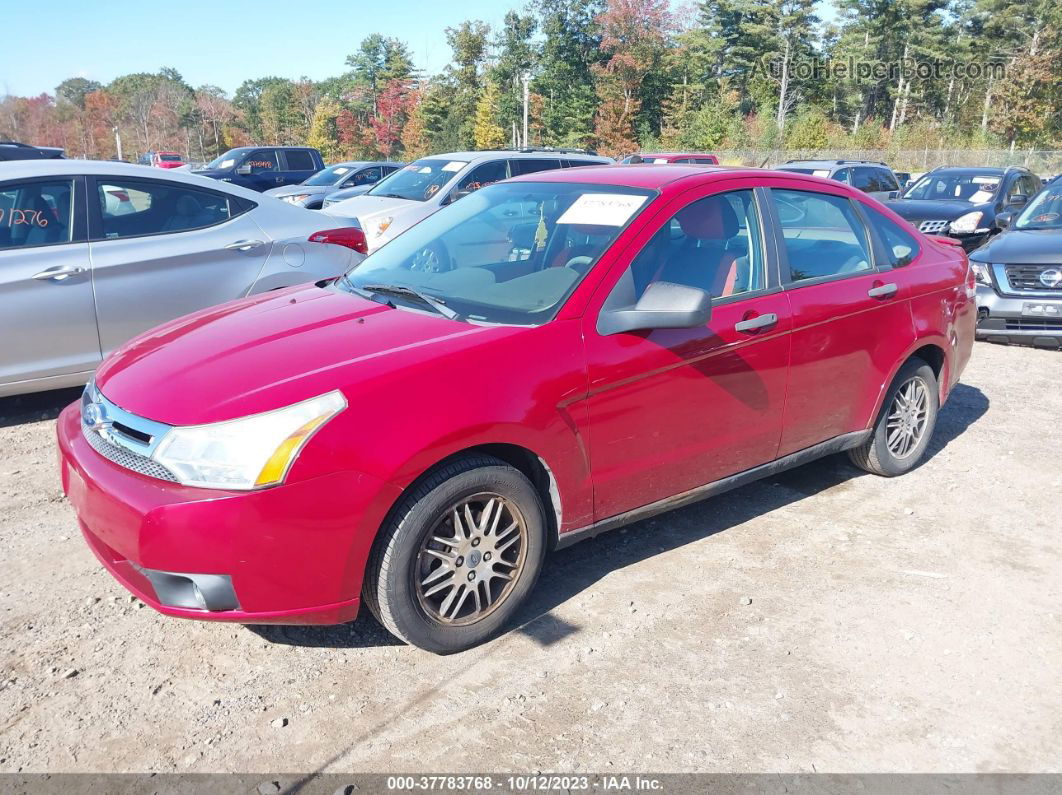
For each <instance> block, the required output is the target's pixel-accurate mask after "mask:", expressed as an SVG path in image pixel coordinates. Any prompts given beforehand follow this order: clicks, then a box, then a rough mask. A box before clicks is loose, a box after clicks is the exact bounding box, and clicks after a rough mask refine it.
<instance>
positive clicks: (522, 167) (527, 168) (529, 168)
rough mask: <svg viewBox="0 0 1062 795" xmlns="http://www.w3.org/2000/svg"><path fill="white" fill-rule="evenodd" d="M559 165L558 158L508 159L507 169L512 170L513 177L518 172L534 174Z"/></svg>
mask: <svg viewBox="0 0 1062 795" xmlns="http://www.w3.org/2000/svg"><path fill="white" fill-rule="evenodd" d="M560 167H561V163H560V160H547V159H545V158H537V159H535V160H531V159H527V160H510V161H509V169H510V170H511V171H512V176H514V177H516V176H519V175H520V174H535V173H537V172H539V171H551V170H553V169H556V168H560Z"/></svg>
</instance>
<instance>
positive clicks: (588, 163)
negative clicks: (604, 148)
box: [568, 157, 629, 168]
mask: <svg viewBox="0 0 1062 795" xmlns="http://www.w3.org/2000/svg"><path fill="white" fill-rule="evenodd" d="M628 159H629V158H628ZM623 162H627V161H626V160H625V161H623ZM605 165H608V164H607V163H602V162H601V161H599V160H576V159H574V158H571V157H569V158H568V168H576V167H578V166H605Z"/></svg>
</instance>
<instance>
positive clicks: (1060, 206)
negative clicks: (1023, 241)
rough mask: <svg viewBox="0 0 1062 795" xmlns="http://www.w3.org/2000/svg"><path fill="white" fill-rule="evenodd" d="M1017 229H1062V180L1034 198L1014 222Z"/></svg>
mask: <svg viewBox="0 0 1062 795" xmlns="http://www.w3.org/2000/svg"><path fill="white" fill-rule="evenodd" d="M1014 228H1015V229H1062V180H1058V181H1056V182H1054V183H1052V184H1051V185H1049V186H1048V187H1047V188H1045V189H1044V190H1042V191H1041V192H1040V193H1038V194H1037V195H1036V196H1035V197H1033V198H1032V199H1031V200H1030V201H1029V204H1028V205H1026V207H1025V209H1024V210H1022V211H1021V215H1019V216H1018V218H1017V220H1015V222H1014Z"/></svg>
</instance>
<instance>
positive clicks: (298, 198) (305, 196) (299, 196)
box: [281, 193, 310, 204]
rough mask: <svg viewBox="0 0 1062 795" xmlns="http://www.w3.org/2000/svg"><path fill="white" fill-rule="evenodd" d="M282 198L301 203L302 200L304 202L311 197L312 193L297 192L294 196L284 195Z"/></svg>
mask: <svg viewBox="0 0 1062 795" xmlns="http://www.w3.org/2000/svg"><path fill="white" fill-rule="evenodd" d="M281 198H282V199H283V200H284V201H286V202H289V203H290V204H299V203H300V202H304V201H306V200H307V199H308V198H310V194H309V193H296V194H294V195H293V196H282V197H281Z"/></svg>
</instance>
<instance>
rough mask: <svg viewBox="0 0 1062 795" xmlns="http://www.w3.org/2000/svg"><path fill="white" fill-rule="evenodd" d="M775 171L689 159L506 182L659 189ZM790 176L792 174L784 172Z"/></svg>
mask: <svg viewBox="0 0 1062 795" xmlns="http://www.w3.org/2000/svg"><path fill="white" fill-rule="evenodd" d="M772 173H777V172H771V171H765V170H764V169H759V168H742V167H739V166H697V165H691V164H688V163H657V164H651V165H649V164H647V165H642V164H640V163H633V164H629V165H628V164H622V163H617V164H615V165H606V166H578V167H576V168H565V169H560V170H558V171H538V172H536V173H534V174H524V175H522V176H519V177H513V178H511V179H510V180H508V181H509V182H580V183H584V184H590V185H618V186H621V187H628V188H648V189H650V190H659V189H661V188H663V187H664V186H665V185H670V184H671V183H672V182H676V181H678V180H680V179H684V178H686V177H700V178H702V179H703V180H705V181H713V180H715V179H718V178H720V177H746V176H747V177H760V178H762V177H763V176H764V175H765V174H772ZM785 176H789V177H792V176H794V175H792V174H787V175H785Z"/></svg>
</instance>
